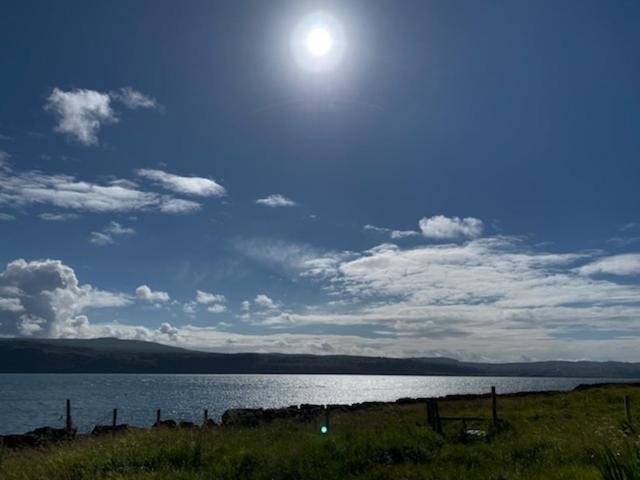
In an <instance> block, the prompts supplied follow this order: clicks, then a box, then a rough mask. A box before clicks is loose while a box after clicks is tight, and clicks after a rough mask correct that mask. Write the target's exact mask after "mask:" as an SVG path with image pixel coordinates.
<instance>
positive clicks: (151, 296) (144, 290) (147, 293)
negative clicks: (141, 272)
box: [136, 285, 171, 303]
mask: <svg viewBox="0 0 640 480" xmlns="http://www.w3.org/2000/svg"><path fill="white" fill-rule="evenodd" d="M136 297H138V298H139V299H140V300H144V301H145V302H149V303H154V302H168V301H169V300H171V298H170V297H169V294H168V293H167V292H161V291H153V290H151V288H150V287H149V286H148V285H140V286H139V287H138V288H136Z"/></svg>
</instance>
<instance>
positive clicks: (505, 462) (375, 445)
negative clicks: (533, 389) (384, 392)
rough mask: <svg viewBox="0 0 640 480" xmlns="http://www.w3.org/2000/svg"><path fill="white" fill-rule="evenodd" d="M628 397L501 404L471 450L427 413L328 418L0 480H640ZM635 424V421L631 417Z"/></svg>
mask: <svg viewBox="0 0 640 480" xmlns="http://www.w3.org/2000/svg"><path fill="white" fill-rule="evenodd" d="M624 395H629V396H630V397H631V401H632V406H633V407H634V408H635V411H636V412H638V410H640V389H638V388H632V387H624V386H615V387H601V388H597V389H592V390H586V391H574V392H569V393H563V394H554V395H528V396H522V397H507V398H502V397H500V398H499V400H498V402H499V403H498V408H499V415H500V417H501V418H502V419H504V420H503V422H502V425H501V426H500V428H498V429H495V430H494V429H491V428H490V425H488V424H484V425H483V424H474V425H473V426H474V427H476V425H477V427H479V428H483V429H486V430H488V431H489V435H488V437H487V438H486V439H485V440H474V441H470V440H468V439H467V438H465V436H464V435H462V434H461V425H460V423H459V422H446V423H445V434H444V436H439V435H437V434H436V433H434V432H433V431H431V430H430V429H429V428H427V427H425V426H424V423H425V416H426V413H425V412H426V409H425V406H424V405H423V404H414V405H398V404H396V405H390V406H383V407H379V408H378V407H376V408H373V409H370V410H362V411H358V412H351V413H344V414H335V415H333V416H332V419H331V431H330V432H329V433H328V434H326V435H322V434H321V433H320V425H321V420H320V419H318V421H317V422H316V423H315V424H314V423H313V422H312V423H310V424H298V423H292V422H274V423H271V424H266V425H261V426H259V427H256V428H216V429H210V430H206V431H189V430H154V431H150V430H142V431H134V432H130V433H126V434H121V435H117V436H106V437H101V438H86V439H80V440H77V441H75V442H71V443H67V444H61V445H57V446H50V447H47V448H44V449H40V450H22V451H6V450H5V451H0V478H1V479H2V480H13V479H20V480H28V479H43V480H44V479H46V480H57V479H60V480H62V479H65V480H83V479H136V480H143V479H144V480H146V479H172V480H180V479H184V480H194V479H221V480H227V479H228V480H231V479H243V480H244V479H260V480H267V479H268V480H297V479H301V480H302V479H304V480H332V479H336V480H345V479H353V480H356V479H358V480H365V479H367V480H382V479H393V480H414V479H415V480H418V479H429V480H460V479H473V480H507V479H509V480H516V479H541V480H542V479H544V480H569V479H571V480H589V479H594V480H595V479H598V480H601V479H604V480H610V479H613V480H629V479H634V480H635V479H638V478H640V477H637V476H636V477H634V476H615V475H616V472H623V473H622V474H625V472H626V471H627V470H628V471H629V472H631V473H629V475H633V474H634V473H633V468H635V467H634V462H635V461H636V460H637V453H636V452H637V447H638V442H639V441H640V436H639V435H638V433H637V432H634V431H633V428H632V427H633V426H632V425H629V424H626V423H625V421H624V410H623V407H622V399H623V396H624ZM489 411H490V405H489V400H488V399H463V400H447V401H441V402H440V413H441V415H469V416H471V415H473V416H478V415H487V414H488V413H489ZM635 420H636V423H640V418H639V416H638V415H637V413H636V418H635ZM634 455H635V456H634ZM616 465H618V467H620V468H618V467H616ZM607 469H608V470H607ZM625 469H627V470H625ZM607 472H609V473H607ZM636 473H637V472H636ZM607 475H612V476H607Z"/></svg>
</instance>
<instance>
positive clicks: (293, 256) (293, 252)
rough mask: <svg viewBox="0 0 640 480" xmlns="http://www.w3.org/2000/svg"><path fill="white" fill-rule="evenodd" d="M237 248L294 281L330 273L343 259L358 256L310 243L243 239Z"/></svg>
mask: <svg viewBox="0 0 640 480" xmlns="http://www.w3.org/2000/svg"><path fill="white" fill-rule="evenodd" d="M234 247H235V250H236V251H237V252H238V253H240V254H241V255H244V256H246V257H247V258H249V259H251V260H252V261H255V262H257V263H259V264H261V265H262V266H264V267H266V268H268V269H270V270H273V271H274V272H277V273H279V274H283V275H285V276H288V277H291V278H297V277H298V276H299V275H304V276H312V275H313V276H318V275H321V274H329V272H331V269H332V268H335V267H336V266H337V265H338V264H339V262H340V261H341V260H343V259H345V258H351V257H353V256H354V253H353V252H330V251H325V250H322V249H319V248H316V247H313V246H311V245H308V244H306V243H294V242H285V241H279V240H275V241H274V240H259V239H258V240H245V239H243V240H238V241H236V242H235V244H234Z"/></svg>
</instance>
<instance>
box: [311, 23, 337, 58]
mask: <svg viewBox="0 0 640 480" xmlns="http://www.w3.org/2000/svg"><path fill="white" fill-rule="evenodd" d="M305 43H306V46H307V50H309V53H311V55H315V56H316V57H323V56H325V55H327V54H328V53H329V52H330V51H331V47H333V36H332V35H331V32H329V30H327V29H326V28H324V27H315V28H313V29H311V31H310V32H309V34H308V35H307V38H306V42H305Z"/></svg>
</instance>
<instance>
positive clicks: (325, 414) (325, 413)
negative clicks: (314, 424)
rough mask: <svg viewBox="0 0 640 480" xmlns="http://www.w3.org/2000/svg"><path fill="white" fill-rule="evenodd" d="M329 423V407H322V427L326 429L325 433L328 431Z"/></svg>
mask: <svg viewBox="0 0 640 480" xmlns="http://www.w3.org/2000/svg"><path fill="white" fill-rule="evenodd" d="M330 421H331V412H330V409H329V405H325V406H324V426H325V427H327V432H328V431H329V422H330Z"/></svg>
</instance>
